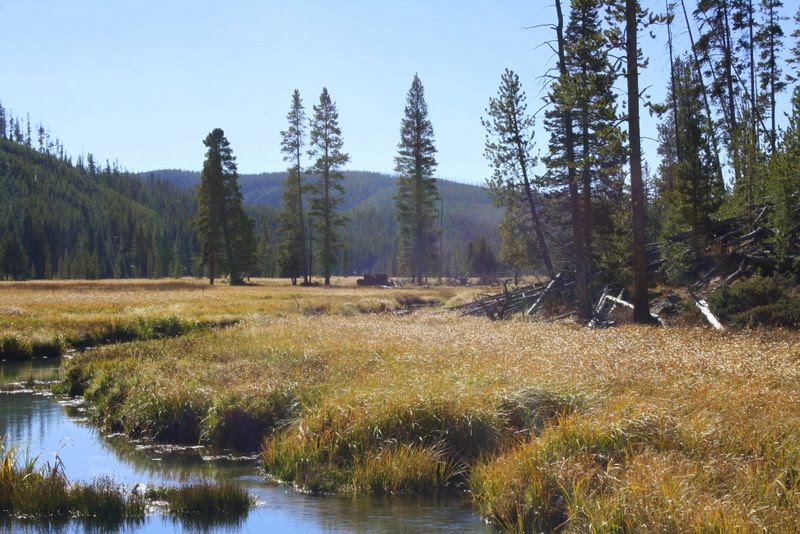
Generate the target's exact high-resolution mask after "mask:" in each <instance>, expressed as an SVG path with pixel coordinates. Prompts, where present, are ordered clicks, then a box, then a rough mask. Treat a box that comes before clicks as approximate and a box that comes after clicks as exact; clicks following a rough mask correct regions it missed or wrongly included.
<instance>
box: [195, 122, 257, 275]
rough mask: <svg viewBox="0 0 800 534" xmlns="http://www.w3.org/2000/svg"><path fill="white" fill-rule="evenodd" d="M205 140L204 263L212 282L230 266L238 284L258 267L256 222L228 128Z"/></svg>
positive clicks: (200, 201)
mask: <svg viewBox="0 0 800 534" xmlns="http://www.w3.org/2000/svg"><path fill="white" fill-rule="evenodd" d="M203 144H204V145H205V146H206V148H207V149H208V151H207V152H206V159H205V161H204V162H203V173H202V175H201V180H200V185H199V187H198V193H197V198H198V216H197V227H198V230H199V233H200V239H201V241H202V252H203V264H204V265H206V266H207V267H208V271H209V272H208V275H209V281H210V282H211V283H212V284H213V283H214V278H215V277H216V274H217V268H218V267H221V268H224V269H226V270H227V272H228V274H229V276H230V282H231V284H232V285H238V284H241V283H242V282H243V278H242V275H243V273H248V272H250V271H252V270H253V269H254V267H255V238H254V235H253V222H252V221H251V220H250V218H249V217H247V215H246V214H245V212H244V208H243V207H242V193H241V191H240V190H239V182H238V179H239V175H238V172H237V170H236V158H235V157H234V156H233V151H232V150H231V147H230V143H229V142H228V139H227V138H226V137H225V132H223V131H222V129H220V128H215V129H214V130H212V131H211V133H209V134H208V136H206V138H205V140H204V141H203Z"/></svg>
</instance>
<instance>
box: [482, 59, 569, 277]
mask: <svg viewBox="0 0 800 534" xmlns="http://www.w3.org/2000/svg"><path fill="white" fill-rule="evenodd" d="M527 107H528V104H527V103H526V97H525V92H524V91H522V88H521V86H520V82H519V76H517V74H516V73H515V72H513V71H511V70H508V69H506V71H505V72H504V73H503V75H502V76H501V78H500V88H499V89H498V91H497V98H491V99H489V107H488V108H487V110H486V113H487V114H488V118H486V119H481V122H482V123H483V126H484V128H486V132H487V137H486V148H485V150H484V155H485V156H486V158H487V159H488V160H489V161H490V162H491V164H492V167H493V168H494V173H493V175H492V177H491V178H490V179H489V180H487V186H488V188H489V190H490V192H496V193H498V194H500V195H507V194H509V193H514V192H519V193H520V194H521V195H522V199H523V201H524V202H526V204H527V206H528V216H529V217H530V222H531V225H532V229H533V232H534V235H535V236H536V243H537V247H538V249H539V250H538V253H539V256H540V257H541V259H542V263H543V264H544V268H545V270H546V271H547V274H548V276H550V278H554V277H555V270H554V269H553V262H552V261H551V259H550V250H549V247H548V244H547V240H546V238H545V231H544V225H543V223H542V220H541V217H540V212H541V210H542V202H541V198H540V195H539V193H538V191H537V190H536V188H535V186H536V184H535V183H534V181H533V176H532V173H533V167H534V166H535V165H536V156H534V154H533V147H534V139H533V136H534V119H533V116H532V115H529V114H528V112H527ZM505 204H506V203H505V202H502V201H501V202H500V205H505Z"/></svg>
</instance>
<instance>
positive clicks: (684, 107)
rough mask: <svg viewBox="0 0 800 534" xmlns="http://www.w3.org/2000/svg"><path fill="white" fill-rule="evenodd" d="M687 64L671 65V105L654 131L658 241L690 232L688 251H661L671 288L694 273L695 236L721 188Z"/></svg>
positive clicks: (674, 247)
mask: <svg viewBox="0 0 800 534" xmlns="http://www.w3.org/2000/svg"><path fill="white" fill-rule="evenodd" d="M690 61H691V60H690V59H688V58H687V59H680V58H679V59H677V60H676V61H675V64H674V66H673V73H674V74H673V81H672V83H671V84H670V88H669V91H670V93H669V95H668V101H669V102H673V103H674V105H673V107H672V109H671V112H670V114H669V115H668V117H667V121H666V122H665V123H664V124H663V125H662V126H661V127H660V128H659V134H660V140H661V144H660V145H659V154H660V155H661V157H662V160H661V165H660V166H659V169H658V171H659V178H658V182H657V187H658V203H659V208H658V210H659V213H660V216H661V220H660V224H661V237H662V238H664V239H666V238H668V237H669V236H672V235H675V234H677V233H680V232H684V231H691V232H693V235H692V238H691V239H690V246H689V248H686V247H685V245H684V244H682V243H678V244H674V245H669V246H667V247H666V251H667V254H666V258H665V259H666V260H667V265H666V272H667V275H668V278H669V279H670V280H671V281H673V282H683V281H686V280H689V279H691V278H693V277H694V275H695V274H696V273H697V270H698V268H699V267H700V260H701V257H700V256H701V249H702V247H703V246H704V243H703V242H702V241H701V237H700V236H701V234H702V232H703V231H704V230H705V229H706V228H707V226H708V224H709V223H710V222H711V221H712V220H713V218H714V217H715V215H716V213H717V211H718V210H719V208H720V206H721V205H722V202H723V200H724V199H725V184H724V183H722V182H721V174H720V172H719V167H717V157H716V154H714V152H713V148H712V141H711V133H710V132H709V131H708V125H709V124H710V122H709V120H708V117H707V116H706V115H705V111H704V106H703V102H702V95H701V91H702V85H701V84H702V80H699V79H698V78H697V75H696V72H695V70H694V68H693V67H692V66H691V63H690Z"/></svg>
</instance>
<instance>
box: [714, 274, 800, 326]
mask: <svg viewBox="0 0 800 534" xmlns="http://www.w3.org/2000/svg"><path fill="white" fill-rule="evenodd" d="M796 285H797V280H796V279H794V278H792V277H789V276H785V275H774V276H770V277H765V276H760V275H755V276H752V277H750V278H748V279H747V280H743V281H741V282H739V283H737V284H735V285H732V286H728V285H725V286H723V287H721V288H720V289H719V290H717V291H716V292H715V293H713V294H712V295H711V297H710V298H709V299H708V300H709V304H710V306H711V308H712V310H714V313H716V314H717V316H718V317H719V319H720V321H722V322H723V323H725V324H730V325H733V326H736V327H758V326H784V327H790V328H796V327H797V326H800V298H798V297H796V296H790V295H789V291H790V290H791V289H793V288H794V287H795V286H796Z"/></svg>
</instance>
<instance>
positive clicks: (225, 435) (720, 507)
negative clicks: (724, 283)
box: [0, 282, 800, 532]
mask: <svg viewBox="0 0 800 534" xmlns="http://www.w3.org/2000/svg"><path fill="white" fill-rule="evenodd" d="M100 285H101V286H102V285H103V284H100ZM110 285H113V284H109V286H110ZM143 285H145V286H147V285H148V284H143ZM189 286H190V287H187V288H174V289H171V290H166V291H165V290H163V289H157V288H158V285H157V284H153V285H152V286H150V287H147V288H146V289H142V288H138V289H137V288H136V287H126V288H125V289H124V292H125V294H129V295H130V301H129V303H124V304H123V303H119V302H117V301H114V303H113V304H108V302H109V300H110V298H109V297H110V296H109V295H106V293H110V292H111V291H109V290H108V286H104V287H100V288H99V289H92V288H91V286H87V287H84V288H81V289H80V290H75V291H71V290H67V289H63V290H55V291H41V290H40V289H38V288H37V289H33V290H28V289H25V288H21V289H14V291H15V292H16V293H14V295H16V296H17V299H18V300H17V302H16V303H14V304H12V305H11V306H13V307H15V308H18V309H20V310H24V313H28V314H31V315H32V316H33V317H34V318H35V319H36V320H40V321H42V324H47V321H48V320H51V319H52V320H53V321H54V323H55V324H63V323H61V322H60V321H63V320H64V319H63V317H65V316H69V315H70V314H73V313H77V312H76V311H75V310H82V312H83V313H84V314H86V315H91V316H93V315H98V316H102V315H103V314H104V313H109V312H108V311H107V310H116V311H112V313H120V314H125V313H129V311H128V310H135V311H133V312H130V313H134V314H136V315H142V316H148V315H151V314H153V315H156V314H161V313H173V314H177V315H178V316H180V317H182V318H195V317H203V318H219V317H235V318H244V322H243V323H241V324H240V325H238V326H236V327H232V328H228V329H224V330H218V331H215V332H212V333H198V334H192V335H190V336H187V337H182V338H178V339H172V340H165V341H160V342H146V343H134V344H127V345H120V346H114V347H107V348H104V349H102V350H99V351H92V353H87V354H86V355H82V356H80V357H77V358H76V359H75V360H74V361H73V362H72V364H71V365H70V369H69V378H68V383H69V385H70V386H71V387H74V388H75V389H74V391H77V392H84V393H85V394H86V395H87V397H88V398H89V399H90V400H92V402H93V403H94V406H95V407H96V409H97V414H98V420H99V421H101V422H103V423H104V424H106V425H108V426H113V427H116V428H120V429H122V430H124V431H126V432H129V433H131V434H149V435H153V436H156V437H160V438H162V439H188V440H198V439H200V440H207V441H210V442H216V443H221V444H226V445H231V446H239V447H244V448H247V447H250V446H252V445H253V443H254V442H253V440H252V439H249V438H248V439H244V438H242V436H251V435H254V434H255V435H257V436H258V437H259V438H260V436H261V435H262V434H263V435H266V436H267V439H266V441H265V446H264V461H265V466H266V467H267V468H268V470H269V471H270V472H271V473H272V474H273V475H274V476H276V477H278V478H281V479H284V480H292V481H294V482H295V483H296V484H298V485H301V486H304V487H306V488H310V489H315V490H318V491H330V490H344V491H354V492H365V491H366V492H370V491H371V492H390V493H391V492H404V491H422V490H426V489H430V488H431V487H442V486H446V485H448V484H453V483H458V482H459V481H461V482H466V483H467V484H469V487H470V488H471V490H472V491H473V494H474V497H475V501H476V504H477V506H478V507H479V509H480V510H481V513H483V514H484V515H486V516H487V517H490V518H491V519H493V520H494V521H496V522H498V523H499V524H501V525H504V526H505V527H506V528H508V529H509V530H519V531H531V530H540V529H551V528H555V527H558V528H559V529H562V530H566V531H576V532H583V531H611V530H631V531H653V530H658V531H684V530H697V531H730V530H742V531H751V530H752V531H755V530H764V529H766V530H769V531H784V532H791V531H796V530H797V528H798V527H800V525H799V524H798V523H800V474H799V473H800V396H799V395H798V394H797V391H798V385H799V382H800V335H798V333H796V332H789V331H783V330H773V331H750V332H742V333H729V334H719V333H715V332H712V331H710V330H707V329H703V328H671V329H664V328H654V327H638V326H621V327H618V328H614V329H607V330H588V329H585V328H582V327H579V326H575V325H571V324H567V323H559V324H542V323H527V322H523V321H518V320H513V321H506V322H490V321H488V320H485V319H481V318H461V317H458V316H457V315H455V314H449V313H438V312H439V311H440V309H438V308H435V309H428V308H422V309H419V310H417V311H415V312H414V313H412V314H409V315H397V314H394V313H370V312H381V311H384V312H390V311H392V310H397V309H400V308H401V307H402V306H403V305H402V304H401V301H403V300H404V299H408V300H412V301H414V302H418V301H421V300H425V299H426V298H428V299H433V300H435V301H436V302H448V301H449V302H457V301H460V300H463V299H469V298H471V295H473V294H474V293H475V291H476V290H475V289H468V290H461V289H452V288H451V289H446V288H444V289H434V290H429V291H422V290H380V289H362V288H359V289H357V288H354V287H337V288H333V289H324V288H292V287H290V286H273V285H262V286H255V287H245V288H228V287H219V288H213V289H204V288H203V287H201V285H200V284H199V283H198V284H197V286H196V287H195V285H194V282H192V283H190V284H189ZM6 289H7V288H6V287H4V288H3V289H2V290H3V291H5V290H6ZM462 291H463V293H462ZM47 295H51V296H52V295H54V296H55V301H54V302H51V303H50V304H49V305H48V303H47ZM398 297H402V298H398ZM71 299H74V300H75V302H72V301H71ZM5 302H8V301H5ZM93 302H94V303H97V304H92V303H93ZM98 308H101V309H99V310H98ZM53 314H55V315H53ZM59 314H63V315H59ZM14 317H18V316H16V315H9V314H6V313H3V314H2V318H3V321H11V322H13V321H15V320H17V319H15V318H14ZM5 324H6V323H3V326H4V327H5ZM0 331H2V330H0ZM237 440H238V441H237ZM410 471H413V472H416V473H417V476H416V477H409V476H408V473H409V472H410Z"/></svg>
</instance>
